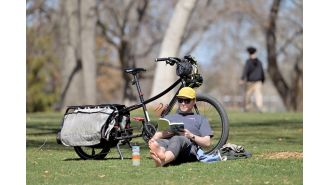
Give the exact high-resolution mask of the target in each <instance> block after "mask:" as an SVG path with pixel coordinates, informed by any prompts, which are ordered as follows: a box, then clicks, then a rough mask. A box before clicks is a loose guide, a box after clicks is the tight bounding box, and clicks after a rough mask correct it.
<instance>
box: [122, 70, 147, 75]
mask: <svg viewBox="0 0 330 185" xmlns="http://www.w3.org/2000/svg"><path fill="white" fill-rule="evenodd" d="M141 71H143V72H144V71H146V69H144V68H128V69H125V72H126V73H129V74H132V75H136V74H137V73H139V72H141Z"/></svg>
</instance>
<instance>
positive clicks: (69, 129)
mask: <svg viewBox="0 0 330 185" xmlns="http://www.w3.org/2000/svg"><path fill="white" fill-rule="evenodd" d="M117 112H118V111H117V110H116V109H115V108H114V107H109V106H107V107H93V108H90V107H83V108H76V109H75V110H74V111H73V112H71V113H68V114H66V115H65V116H64V119H63V125H62V129H61V132H60V139H61V142H62V144H63V145H65V146H93V145H97V144H99V143H100V142H101V138H106V139H108V137H109V135H110V131H111V129H112V128H113V126H114V124H115V119H112V118H113V114H115V113H117ZM109 119H111V120H109ZM105 126H107V128H106V127H105ZM103 128H106V131H105V132H102V129H103Z"/></svg>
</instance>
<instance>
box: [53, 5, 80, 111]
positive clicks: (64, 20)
mask: <svg viewBox="0 0 330 185" xmlns="http://www.w3.org/2000/svg"><path fill="white" fill-rule="evenodd" d="M61 10H62V12H61V14H62V16H61V19H60V45H61V46H62V51H63V52H62V53H63V55H62V57H61V61H62V65H61V72H62V88H61V99H60V102H59V104H58V105H57V107H56V108H57V109H61V108H63V106H67V105H76V104H79V103H80V101H81V100H82V99H84V93H83V83H82V71H81V68H82V63H81V56H80V49H79V45H80V34H79V24H80V23H79V2H78V1H77V0H67V1H61Z"/></svg>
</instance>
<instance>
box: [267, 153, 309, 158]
mask: <svg viewBox="0 0 330 185" xmlns="http://www.w3.org/2000/svg"><path fill="white" fill-rule="evenodd" d="M261 157H262V158H266V159H287V158H294V159H302V158H303V153H302V152H270V153H265V154H262V155H261Z"/></svg>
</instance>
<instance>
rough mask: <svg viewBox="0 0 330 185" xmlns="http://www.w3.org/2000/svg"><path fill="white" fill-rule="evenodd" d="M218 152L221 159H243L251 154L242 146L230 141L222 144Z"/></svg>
mask: <svg viewBox="0 0 330 185" xmlns="http://www.w3.org/2000/svg"><path fill="white" fill-rule="evenodd" d="M219 152H220V155H221V157H222V159H223V160H224V159H226V160H235V159H245V158H249V157H251V156H252V153H251V152H248V151H246V150H245V149H244V148H243V147H242V146H239V145H236V144H231V143H227V144H225V145H223V146H222V147H221V148H220V150H219Z"/></svg>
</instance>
